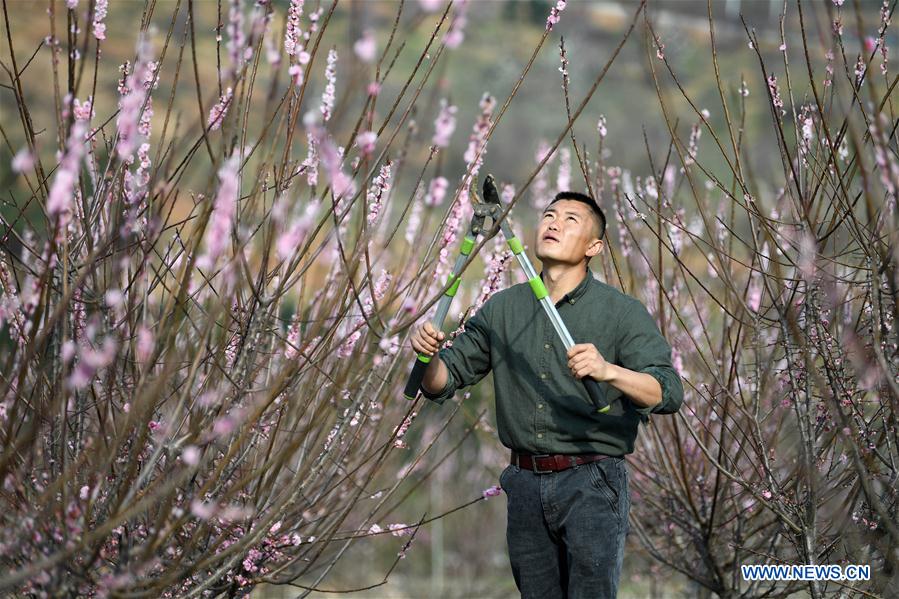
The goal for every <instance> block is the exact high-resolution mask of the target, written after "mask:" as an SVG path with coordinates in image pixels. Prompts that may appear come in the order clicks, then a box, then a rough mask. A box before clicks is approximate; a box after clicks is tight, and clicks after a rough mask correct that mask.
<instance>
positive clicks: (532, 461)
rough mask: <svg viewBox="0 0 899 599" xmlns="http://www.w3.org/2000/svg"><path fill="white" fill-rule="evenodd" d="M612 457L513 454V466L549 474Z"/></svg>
mask: <svg viewBox="0 0 899 599" xmlns="http://www.w3.org/2000/svg"><path fill="white" fill-rule="evenodd" d="M610 457H612V456H608V455H605V454H603V453H588V454H580V455H562V454H555V455H549V454H540V455H528V454H523V453H518V452H516V451H513V452H512V465H513V466H518V467H519V468H524V469H525V470H533V471H534V474H547V473H549V472H558V471H560V470H567V469H568V468H574V467H575V466H580V465H581V464H589V463H590V462H598V461H599V460H604V459H606V458H610Z"/></svg>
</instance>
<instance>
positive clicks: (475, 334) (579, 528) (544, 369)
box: [412, 192, 683, 599]
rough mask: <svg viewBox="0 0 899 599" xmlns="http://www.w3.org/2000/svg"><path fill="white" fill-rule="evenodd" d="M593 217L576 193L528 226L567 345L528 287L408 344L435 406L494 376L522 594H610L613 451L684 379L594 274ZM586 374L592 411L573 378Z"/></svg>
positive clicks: (623, 470) (615, 502) (620, 476)
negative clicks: (457, 326)
mask: <svg viewBox="0 0 899 599" xmlns="http://www.w3.org/2000/svg"><path fill="white" fill-rule="evenodd" d="M605 225H606V219H605V215H604V214H603V212H602V210H601V209H600V208H599V206H598V205H597V204H596V202H595V201H594V200H593V199H592V198H591V197H589V196H587V195H584V194H581V193H576V192H562V193H559V194H558V195H556V197H555V198H554V199H553V201H552V202H551V203H550V205H549V206H548V207H547V208H546V209H545V210H544V211H543V213H542V215H541V219H540V223H539V226H538V229H537V238H536V244H535V247H536V255H537V258H539V259H540V260H541V261H542V263H543V271H542V272H541V273H540V276H541V278H542V279H543V283H544V285H545V286H546V288H547V290H548V291H549V294H550V298H551V300H552V301H553V303H554V304H555V306H556V308H557V310H558V312H559V315H560V316H561V318H562V320H563V321H565V324H566V326H567V327H568V329H569V331H570V332H571V336H572V338H573V339H574V341H575V345H574V346H573V347H572V348H571V349H570V350H569V351H568V352H567V353H566V352H565V349H564V346H563V345H562V342H561V340H560V339H558V337H557V336H556V334H555V330H554V329H553V327H552V324H551V323H550V321H549V318H548V317H547V316H546V314H545V313H544V311H543V309H542V308H541V307H540V305H539V303H538V302H537V300H536V299H535V297H534V294H533V292H532V291H531V289H530V287H529V285H528V284H527V283H523V284H519V285H514V286H512V287H510V288H508V289H505V290H502V291H499V292H497V293H496V294H494V295H493V296H492V297H491V298H490V299H489V300H488V301H487V302H486V303H485V304H484V305H483V306H482V307H481V309H480V310H479V311H478V312H477V313H476V314H475V315H474V316H472V317H471V318H470V319H469V320H468V322H467V323H466V325H465V331H464V332H463V333H461V334H460V335H459V336H457V337H456V338H455V339H454V341H453V344H452V347H449V348H444V349H441V350H439V353H438V349H439V347H440V344H441V342H442V341H443V340H444V338H445V336H444V334H443V332H441V331H436V330H435V329H434V327H433V325H431V324H430V323H427V324H425V325H424V326H422V327H420V328H418V329H417V330H416V331H415V332H414V334H413V335H412V347H413V348H414V349H415V350H416V351H418V352H421V353H424V354H427V355H429V356H433V355H434V354H435V353H437V355H438V357H439V358H440V359H439V360H431V362H430V364H429V366H428V369H427V371H426V373H425V377H424V380H423V382H422V391H423V393H424V395H425V397H427V398H428V399H430V400H432V401H435V402H437V403H443V402H444V401H446V400H447V399H448V398H450V397H452V396H453V394H454V393H455V391H456V390H457V389H459V388H461V387H467V386H469V385H473V384H475V383H477V382H478V381H480V380H481V379H482V378H483V377H484V376H485V375H486V374H487V373H488V372H489V371H491V370H492V371H493V381H494V388H495V396H496V418H497V429H498V432H499V437H500V441H501V442H502V443H503V445H505V446H506V447H508V448H509V449H511V450H512V457H511V463H510V465H509V466H507V467H506V468H505V470H503V472H502V474H501V475H500V485H501V486H502V488H503V490H504V491H505V492H506V496H507V500H508V520H507V528H506V539H507V542H508V548H509V560H510V562H511V565H512V573H513V576H514V577H515V584H516V585H517V586H518V589H519V591H520V592H521V596H522V597H535V598H539V599H548V598H554V597H569V598H575V597H591V598H598V597H602V598H608V597H615V596H616V594H617V590H618V579H619V577H620V574H621V565H622V561H623V558H624V544H625V537H626V536H627V532H628V529H629V525H628V513H629V510H630V491H629V489H628V471H627V465H626V463H625V458H624V456H625V455H627V454H629V453H632V452H633V450H634V440H635V439H636V436H637V428H638V424H639V422H640V421H641V420H642V421H644V422H645V421H646V420H648V418H649V414H651V413H656V414H672V413H674V412H676V411H677V410H678V409H679V408H680V406H681V403H682V402H683V387H682V384H681V380H680V377H679V375H678V374H677V372H676V371H675V370H674V368H673V367H672V365H671V347H670V346H669V345H668V343H667V342H666V341H665V339H664V338H663V337H662V335H661V333H660V332H659V329H658V326H657V325H656V324H655V322H654V320H653V318H652V316H651V315H650V314H649V312H647V310H646V308H645V307H644V306H643V304H642V303H640V301H639V300H637V299H635V298H633V297H630V296H628V295H625V294H623V293H621V292H620V291H618V290H616V289H614V288H613V287H611V286H609V285H606V284H604V283H602V282H600V281H598V280H596V279H594V278H593V276H592V272H591V271H590V268H589V262H590V259H591V258H592V257H593V256H596V255H597V254H599V253H600V252H602V250H603V247H604V246H605V242H604V240H603V238H604V233H605ZM585 376H589V377H592V378H593V379H595V380H596V381H599V383H600V387H602V388H603V390H604V391H605V392H606V394H607V399H608V400H609V402H610V409H609V410H608V411H607V412H602V413H600V412H599V411H598V410H597V408H596V406H594V405H593V403H592V402H591V400H590V397H589V395H588V394H587V391H586V389H585V388H584V385H583V383H582V382H581V381H580V379H582V378H583V377H585Z"/></svg>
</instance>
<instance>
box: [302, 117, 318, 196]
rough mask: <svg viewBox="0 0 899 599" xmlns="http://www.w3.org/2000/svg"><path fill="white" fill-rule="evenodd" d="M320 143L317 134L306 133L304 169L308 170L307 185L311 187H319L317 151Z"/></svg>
mask: <svg viewBox="0 0 899 599" xmlns="http://www.w3.org/2000/svg"><path fill="white" fill-rule="evenodd" d="M317 144H318V142H317V141H316V139H315V134H314V133H313V132H312V131H311V130H310V131H307V132H306V146H307V147H306V159H305V160H303V164H302V167H303V168H304V169H305V170H306V183H308V184H309V187H315V186H316V185H318V161H319V158H318V150H317V149H316V146H317Z"/></svg>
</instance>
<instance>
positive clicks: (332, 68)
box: [321, 48, 337, 122]
mask: <svg viewBox="0 0 899 599" xmlns="http://www.w3.org/2000/svg"><path fill="white" fill-rule="evenodd" d="M325 79H326V80H327V84H325V91H324V92H322V105H321V112H322V120H323V121H325V122H328V120H329V119H330V118H331V113H332V112H333V111H334V94H335V89H336V88H335V83H336V82H337V50H336V49H335V48H331V49H330V50H328V65H327V66H326V67H325Z"/></svg>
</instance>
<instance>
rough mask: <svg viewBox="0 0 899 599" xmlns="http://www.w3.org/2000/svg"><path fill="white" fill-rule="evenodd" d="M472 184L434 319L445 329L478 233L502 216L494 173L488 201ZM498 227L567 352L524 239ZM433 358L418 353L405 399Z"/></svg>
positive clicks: (602, 401)
mask: <svg viewBox="0 0 899 599" xmlns="http://www.w3.org/2000/svg"><path fill="white" fill-rule="evenodd" d="M471 187H472V189H471V194H470V196H471V198H472V203H473V205H474V215H473V216H472V218H471V225H470V227H469V231H468V233H467V234H466V235H465V239H463V240H462V248H461V251H460V252H459V256H458V258H456V263H455V264H454V265H453V272H452V274H450V277H449V281H447V283H448V284H449V285H450V286H449V288H448V289H447V290H446V292H445V293H444V294H443V297H441V298H440V302H439V303H438V304H437V313H436V314H435V315H434V320H433V321H432V323H433V325H434V327H435V328H437V329H438V330H442V329H443V322H444V320H446V315H447V314H448V313H449V308H450V304H451V303H452V301H453V297H455V295H456V292H457V291H458V290H459V284H460V283H461V282H462V279H461V276H460V272H461V270H462V265H463V264H465V261H466V260H467V259H468V256H469V255H471V250H472V248H474V245H475V240H476V238H477V236H478V235H480V234H483V233H484V232H485V231H484V221H485V219H486V218H487V217H488V216H489V217H490V219H491V220H492V221H493V227H492V228H491V229H490V230H488V231H487V232H488V233H489V232H491V231H492V230H493V228H495V227H496V226H497V223H498V221H499V217H500V215H501V214H502V211H503V207H502V204H501V203H500V200H499V193H498V192H497V190H496V183H495V182H494V180H493V175H487V178H486V179H485V180H484V200H485V201H483V202H482V201H480V198H478V195H477V190H476V187H477V183H476V181H474V180H473V181H472V184H471ZM499 228H500V230H501V231H502V233H503V237H505V238H506V243H507V244H508V246H509V249H511V250H512V253H513V254H515V257H516V258H517V259H518V263H519V264H520V265H521V268H522V269H524V273H525V275H526V276H527V279H528V283H529V284H530V286H531V290H532V291H533V292H534V297H536V298H537V301H538V302H540V305H541V306H542V307H543V310H544V311H545V312H546V315H547V316H548V317H549V321H550V322H551V323H552V325H553V328H554V329H555V330H556V334H557V335H558V336H559V338H560V339H561V340H562V344H563V345H564V346H565V351H566V352H567V351H568V350H569V349H571V347H572V346H573V345H574V340H573V339H572V338H571V334H570V333H569V332H568V327H566V326H565V323H564V322H563V321H562V317H561V316H559V312H558V311H557V310H556V306H555V304H553V302H552V300H551V299H550V297H549V292H548V291H547V290H546V286H545V285H544V284H543V279H541V278H540V276H539V275H538V274H537V271H535V270H534V267H533V265H532V264H531V261H530V259H528V256H527V254H526V253H525V252H524V245H523V244H522V243H521V240H519V239H518V238H517V237H515V234H514V233H513V232H512V228H511V227H509V224H508V222H507V221H505V220H504V221H502V222H500V223H499ZM430 361H431V357H430V356H427V355H425V354H418V359H417V360H416V361H415V365H414V366H413V367H412V373H411V374H410V375H409V380H408V381H407V382H406V389H405V390H404V391H403V395H404V396H405V397H406V399H409V400H412V399H415V397H416V395H418V390H419V389H420V388H421V381H422V379H423V378H424V375H425V370H427V368H428V363H429V362H430ZM581 381H582V382H583V383H584V387H586V389H587V393H588V394H589V395H590V399H591V400H592V401H593V405H595V406H596V408H597V411H599V412H607V411H608V410H609V404H608V402H607V401H606V395H605V393H604V392H603V390H602V388H601V387H600V386H599V383H597V382H596V381H595V380H594V379H592V378H590V377H584V378H583V379H581Z"/></svg>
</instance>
